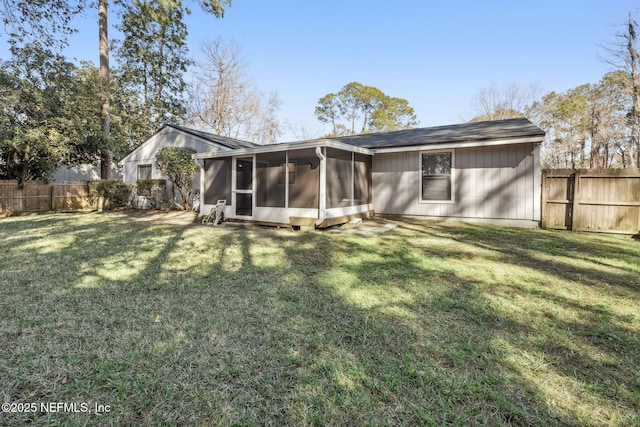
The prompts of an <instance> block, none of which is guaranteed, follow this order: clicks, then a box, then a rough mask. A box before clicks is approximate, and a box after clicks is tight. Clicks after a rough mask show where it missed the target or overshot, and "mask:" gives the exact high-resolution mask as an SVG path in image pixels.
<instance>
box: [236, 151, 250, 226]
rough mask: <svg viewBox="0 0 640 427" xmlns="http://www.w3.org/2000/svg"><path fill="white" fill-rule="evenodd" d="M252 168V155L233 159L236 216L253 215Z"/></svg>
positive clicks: (248, 216)
mask: <svg viewBox="0 0 640 427" xmlns="http://www.w3.org/2000/svg"><path fill="white" fill-rule="evenodd" d="M253 170H254V167H253V156H251V157H239V158H236V159H235V168H234V172H235V174H234V175H235V176H234V186H233V197H234V202H233V204H234V209H235V214H236V216H240V217H247V218H250V217H253V191H254V190H253V187H254V185H253V182H254V174H253Z"/></svg>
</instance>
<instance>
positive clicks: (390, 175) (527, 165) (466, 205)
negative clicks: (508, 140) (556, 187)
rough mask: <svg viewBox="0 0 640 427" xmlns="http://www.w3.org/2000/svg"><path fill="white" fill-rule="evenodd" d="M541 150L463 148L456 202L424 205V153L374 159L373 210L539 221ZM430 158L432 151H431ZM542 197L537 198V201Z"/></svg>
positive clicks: (457, 161)
mask: <svg viewBox="0 0 640 427" xmlns="http://www.w3.org/2000/svg"><path fill="white" fill-rule="evenodd" d="M537 149H538V144H533V143H524V144H511V145H495V146H488V147H473V148H458V149H454V150H451V151H453V152H454V156H453V157H454V162H453V172H452V183H453V184H452V185H453V188H452V192H453V201H452V202H422V201H420V190H421V171H420V155H421V152H419V151H411V152H400V153H386V154H383V153H378V154H376V155H375V156H374V158H373V208H374V211H375V212H376V213H378V214H390V215H411V216H427V217H449V218H451V217H453V218H461V219H465V218H468V219H498V220H525V221H534V220H538V219H539V205H540V201H539V194H540V193H539V189H536V183H537V185H539V178H537V177H536V175H537V174H539V165H537V164H536V161H535V160H536V158H537V157H536V158H534V157H535V156H534V154H535V151H536V150H537ZM425 152H426V151H425ZM536 197H537V198H536Z"/></svg>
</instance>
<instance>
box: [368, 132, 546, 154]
mask: <svg viewBox="0 0 640 427" xmlns="http://www.w3.org/2000/svg"><path fill="white" fill-rule="evenodd" d="M543 140H544V135H535V136H521V137H514V138H496V139H485V140H465V141H452V142H431V143H426V144H418V145H405V146H395V147H381V148H372V149H371V151H373V152H374V153H375V154H377V153H401V152H405V151H427V150H444V149H452V148H472V147H490V146H495V145H509V144H526V143H541V142H542V141H543Z"/></svg>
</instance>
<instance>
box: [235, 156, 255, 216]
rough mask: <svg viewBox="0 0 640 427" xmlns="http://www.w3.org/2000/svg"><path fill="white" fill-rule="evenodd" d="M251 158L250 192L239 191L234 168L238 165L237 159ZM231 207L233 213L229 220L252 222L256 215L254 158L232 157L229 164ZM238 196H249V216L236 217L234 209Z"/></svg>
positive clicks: (245, 157)
mask: <svg viewBox="0 0 640 427" xmlns="http://www.w3.org/2000/svg"><path fill="white" fill-rule="evenodd" d="M249 157H250V158H251V160H252V163H253V166H252V170H251V189H250V190H245V189H241V190H239V189H238V188H237V185H238V183H237V173H236V168H237V164H238V160H239V159H247V158H249ZM231 165H232V166H231V167H232V169H231V207H232V211H233V215H232V216H231V218H235V219H246V220H254V217H255V214H256V156H237V157H235V156H234V157H233V161H232V162H231ZM238 194H250V195H251V215H236V208H237V204H238V203H237V201H236V195H238Z"/></svg>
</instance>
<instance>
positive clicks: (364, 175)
mask: <svg viewBox="0 0 640 427" xmlns="http://www.w3.org/2000/svg"><path fill="white" fill-rule="evenodd" d="M353 172H354V177H353V204H354V205H366V204H368V203H371V156H367V155H366V154H359V153H354V154H353Z"/></svg>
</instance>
